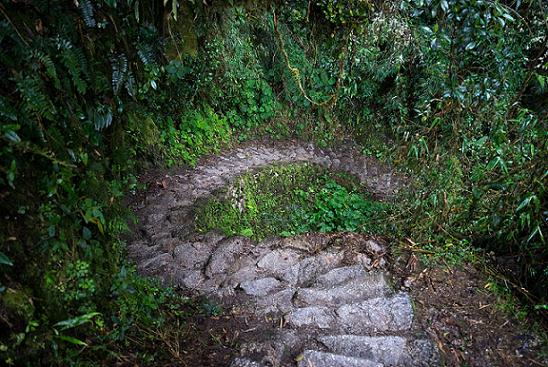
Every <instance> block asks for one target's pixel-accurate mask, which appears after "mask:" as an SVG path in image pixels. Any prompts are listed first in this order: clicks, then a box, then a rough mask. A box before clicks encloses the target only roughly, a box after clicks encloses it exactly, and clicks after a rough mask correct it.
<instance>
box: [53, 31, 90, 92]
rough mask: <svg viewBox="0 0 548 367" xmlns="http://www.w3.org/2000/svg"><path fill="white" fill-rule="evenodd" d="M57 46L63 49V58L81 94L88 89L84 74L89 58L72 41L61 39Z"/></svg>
mask: <svg viewBox="0 0 548 367" xmlns="http://www.w3.org/2000/svg"><path fill="white" fill-rule="evenodd" d="M57 47H58V48H59V49H60V50H61V60H62V61H63V64H64V66H65V67H66V68H67V70H68V71H69V74H70V76H71V78H72V82H73V84H74V86H75V87H76V90H77V91H78V92H79V93H80V94H85V93H86V91H87V83H86V82H85V81H84V80H83V79H82V76H83V75H82V74H84V71H85V70H86V69H87V60H86V57H85V56H84V53H83V52H82V50H80V49H78V48H75V47H74V46H73V45H72V44H71V43H70V41H67V40H63V39H59V40H58V41H57Z"/></svg>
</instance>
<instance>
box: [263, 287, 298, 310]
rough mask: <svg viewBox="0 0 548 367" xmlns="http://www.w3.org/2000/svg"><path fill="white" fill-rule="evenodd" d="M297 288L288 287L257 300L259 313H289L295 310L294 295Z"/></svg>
mask: <svg viewBox="0 0 548 367" xmlns="http://www.w3.org/2000/svg"><path fill="white" fill-rule="evenodd" d="M294 294H295V290H294V289H292V288H286V289H283V290H281V291H279V292H276V293H272V294H269V295H267V296H265V297H261V298H259V299H258V300H257V309H258V313H259V314H269V313H280V314H284V313H288V312H290V311H291V310H293V308H294V307H293V303H292V301H293V296H294Z"/></svg>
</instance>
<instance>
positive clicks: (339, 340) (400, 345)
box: [318, 335, 409, 366]
mask: <svg viewBox="0 0 548 367" xmlns="http://www.w3.org/2000/svg"><path fill="white" fill-rule="evenodd" d="M318 341H320V342H321V343H322V344H323V345H325V346H326V348H327V350H328V351H330V352H332V353H338V354H343V355H346V356H350V357H359V358H366V359H369V360H372V361H375V362H379V363H383V364H384V365H387V366H403V365H404V362H405V360H406V359H407V358H408V357H409V356H408V355H407V340H406V338H403V337H401V336H362V335H329V336H323V337H319V338H318Z"/></svg>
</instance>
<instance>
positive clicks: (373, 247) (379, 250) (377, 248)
mask: <svg viewBox="0 0 548 367" xmlns="http://www.w3.org/2000/svg"><path fill="white" fill-rule="evenodd" d="M365 248H366V249H367V250H368V251H369V252H372V253H374V254H375V255H380V254H383V253H385V252H386V249H385V248H384V246H383V245H382V244H380V243H379V242H377V241H374V240H367V241H366V242H365Z"/></svg>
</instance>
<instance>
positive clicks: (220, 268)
mask: <svg viewBox="0 0 548 367" xmlns="http://www.w3.org/2000/svg"><path fill="white" fill-rule="evenodd" d="M249 246H250V240H249V239H248V238H245V237H232V238H229V239H227V240H224V241H221V242H219V244H218V245H217V249H216V250H215V252H213V254H212V255H211V258H210V259H209V263H208V264H207V267H206V269H205V274H206V276H208V277H210V278H212V277H214V276H216V275H217V274H220V273H224V272H226V271H227V270H228V269H229V268H230V267H231V266H232V265H234V262H235V261H236V259H238V258H239V257H240V256H241V254H242V253H243V252H245V249H246V248H247V247H249ZM219 283H220V282H219Z"/></svg>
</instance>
